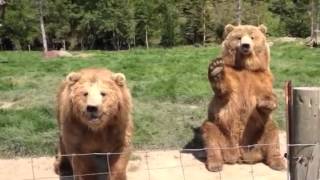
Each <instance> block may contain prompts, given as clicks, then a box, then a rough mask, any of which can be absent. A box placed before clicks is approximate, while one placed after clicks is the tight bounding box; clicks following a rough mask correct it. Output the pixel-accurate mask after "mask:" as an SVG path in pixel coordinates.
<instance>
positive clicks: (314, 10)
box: [308, 0, 320, 47]
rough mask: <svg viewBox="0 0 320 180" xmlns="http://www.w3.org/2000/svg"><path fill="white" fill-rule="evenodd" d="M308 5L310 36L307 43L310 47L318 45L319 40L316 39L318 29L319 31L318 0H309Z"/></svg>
mask: <svg viewBox="0 0 320 180" xmlns="http://www.w3.org/2000/svg"><path fill="white" fill-rule="evenodd" d="M310 6H311V13H310V17H311V27H310V31H311V33H310V34H311V36H310V42H308V44H309V45H310V46H312V47H315V46H318V45H319V43H320V41H319V40H318V31H319V22H318V17H319V9H318V8H319V1H318V0H310Z"/></svg>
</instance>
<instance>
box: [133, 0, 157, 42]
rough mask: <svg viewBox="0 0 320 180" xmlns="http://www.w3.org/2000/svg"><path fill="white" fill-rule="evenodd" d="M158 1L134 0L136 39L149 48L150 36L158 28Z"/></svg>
mask: <svg viewBox="0 0 320 180" xmlns="http://www.w3.org/2000/svg"><path fill="white" fill-rule="evenodd" d="M159 19H160V16H159V1H158V0H136V3H135V20H136V40H137V42H138V43H143V44H144V45H145V46H146V48H149V40H150V37H151V36H152V35H153V33H155V32H156V31H157V30H156V29H158V28H159Z"/></svg>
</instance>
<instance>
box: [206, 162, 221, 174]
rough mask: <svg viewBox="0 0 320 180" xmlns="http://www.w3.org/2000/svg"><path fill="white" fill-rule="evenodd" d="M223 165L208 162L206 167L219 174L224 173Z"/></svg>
mask: <svg viewBox="0 0 320 180" xmlns="http://www.w3.org/2000/svg"><path fill="white" fill-rule="evenodd" d="M222 166H223V164H222V163H221V162H207V164H206V167H207V169H208V171H211V172H219V171H222Z"/></svg>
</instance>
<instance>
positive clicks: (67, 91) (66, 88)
mask: <svg viewBox="0 0 320 180" xmlns="http://www.w3.org/2000/svg"><path fill="white" fill-rule="evenodd" d="M57 102H58V103H57V116H58V125H59V148H58V155H57V158H56V162H55V164H54V168H55V171H56V173H57V174H59V175H60V176H61V179H73V180H99V179H107V177H108V180H126V179H127V177H126V168H127V165H128V161H129V157H130V152H131V137H132V132H133V121H132V118H131V109H132V100H131V95H130V91H129V89H128V87H127V83H126V79H125V76H124V75H123V74H122V73H114V72H111V71H110V70H108V69H102V68H86V69H81V70H79V71H78V72H71V73H70V74H69V75H68V76H67V77H66V79H65V80H64V81H63V82H62V83H61V87H60V90H59V92H58V96H57Z"/></svg>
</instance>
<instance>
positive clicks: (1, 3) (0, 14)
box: [0, 0, 7, 20]
mask: <svg viewBox="0 0 320 180" xmlns="http://www.w3.org/2000/svg"><path fill="white" fill-rule="evenodd" d="M6 6H7V2H6V1H5V0H0V19H2V20H3V18H4V14H5V10H6Z"/></svg>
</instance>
